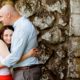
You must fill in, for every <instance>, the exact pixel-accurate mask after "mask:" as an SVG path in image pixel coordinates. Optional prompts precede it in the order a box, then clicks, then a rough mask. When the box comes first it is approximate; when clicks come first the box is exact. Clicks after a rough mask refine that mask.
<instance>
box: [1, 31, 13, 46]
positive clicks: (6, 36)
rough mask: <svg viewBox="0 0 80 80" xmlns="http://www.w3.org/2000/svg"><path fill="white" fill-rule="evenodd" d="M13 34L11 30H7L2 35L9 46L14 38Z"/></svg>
mask: <svg viewBox="0 0 80 80" xmlns="http://www.w3.org/2000/svg"><path fill="white" fill-rule="evenodd" d="M12 34H13V31H12V30H10V29H6V30H4V33H3V35H2V38H3V40H4V42H5V43H6V44H7V45H8V44H11V38H12Z"/></svg>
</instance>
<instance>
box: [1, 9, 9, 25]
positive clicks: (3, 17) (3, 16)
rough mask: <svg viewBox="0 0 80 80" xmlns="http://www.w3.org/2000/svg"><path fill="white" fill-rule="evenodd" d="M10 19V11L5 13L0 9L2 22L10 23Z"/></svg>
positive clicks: (4, 23)
mask: <svg viewBox="0 0 80 80" xmlns="http://www.w3.org/2000/svg"><path fill="white" fill-rule="evenodd" d="M9 21H10V19H9V17H8V13H4V12H3V11H1V10H0V22H1V23H2V24H3V25H9V24H10V22H9Z"/></svg>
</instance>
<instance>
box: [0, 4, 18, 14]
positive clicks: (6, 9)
mask: <svg viewBox="0 0 80 80" xmlns="http://www.w3.org/2000/svg"><path fill="white" fill-rule="evenodd" d="M0 12H2V13H3V14H4V13H5V14H6V13H15V12H17V11H16V9H15V8H14V7H13V6H12V5H9V4H6V5H4V6H3V7H2V8H1V9H0Z"/></svg>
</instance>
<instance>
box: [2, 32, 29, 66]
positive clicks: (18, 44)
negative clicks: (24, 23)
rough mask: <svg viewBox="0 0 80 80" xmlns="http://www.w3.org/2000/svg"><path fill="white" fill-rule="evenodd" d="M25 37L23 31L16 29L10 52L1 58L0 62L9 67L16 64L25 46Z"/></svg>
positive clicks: (26, 36) (26, 37) (26, 35)
mask: <svg viewBox="0 0 80 80" xmlns="http://www.w3.org/2000/svg"><path fill="white" fill-rule="evenodd" d="M27 39H28V34H25V31H24V32H22V31H18V33H15V34H14V35H13V39H12V46H11V54H10V55H9V56H7V57H6V58H5V59H3V60H2V61H1V63H2V64H3V65H5V66H8V67H11V66H13V65H14V64H16V63H17V62H18V61H19V59H20V58H21V56H22V54H23V52H24V49H25V46H27V44H26V42H27ZM13 40H14V41H13Z"/></svg>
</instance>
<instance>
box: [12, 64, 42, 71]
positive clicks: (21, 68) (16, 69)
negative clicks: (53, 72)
mask: <svg viewBox="0 0 80 80" xmlns="http://www.w3.org/2000/svg"><path fill="white" fill-rule="evenodd" d="M41 66H42V64H35V65H31V66H22V67H16V68H14V69H13V70H14V71H18V70H28V69H32V68H35V67H41Z"/></svg>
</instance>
